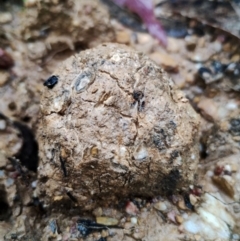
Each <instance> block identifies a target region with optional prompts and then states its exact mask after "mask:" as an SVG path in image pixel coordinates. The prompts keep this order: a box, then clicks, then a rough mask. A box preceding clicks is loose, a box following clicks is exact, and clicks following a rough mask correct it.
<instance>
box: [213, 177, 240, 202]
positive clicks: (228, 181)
mask: <svg viewBox="0 0 240 241" xmlns="http://www.w3.org/2000/svg"><path fill="white" fill-rule="evenodd" d="M212 180H213V182H214V183H216V184H217V185H218V186H219V187H220V188H221V189H222V190H223V191H224V192H225V193H226V194H227V195H229V196H230V197H232V198H233V197H234V193H235V191H234V181H233V179H232V177H231V176H228V175H224V176H213V177H212Z"/></svg>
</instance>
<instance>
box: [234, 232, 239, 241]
mask: <svg viewBox="0 0 240 241" xmlns="http://www.w3.org/2000/svg"><path fill="white" fill-rule="evenodd" d="M232 239H233V240H239V239H240V236H239V235H238V234H237V233H234V234H233V235H232Z"/></svg>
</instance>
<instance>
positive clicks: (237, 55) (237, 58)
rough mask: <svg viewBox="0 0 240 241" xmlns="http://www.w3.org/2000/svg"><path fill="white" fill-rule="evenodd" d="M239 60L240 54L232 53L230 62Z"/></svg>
mask: <svg viewBox="0 0 240 241" xmlns="http://www.w3.org/2000/svg"><path fill="white" fill-rule="evenodd" d="M239 60H240V55H239V54H234V55H233V56H232V58H231V61H232V62H239Z"/></svg>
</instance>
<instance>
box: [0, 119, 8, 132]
mask: <svg viewBox="0 0 240 241" xmlns="http://www.w3.org/2000/svg"><path fill="white" fill-rule="evenodd" d="M6 127H7V123H6V121H5V120H0V130H1V131H3V130H5V129H6Z"/></svg>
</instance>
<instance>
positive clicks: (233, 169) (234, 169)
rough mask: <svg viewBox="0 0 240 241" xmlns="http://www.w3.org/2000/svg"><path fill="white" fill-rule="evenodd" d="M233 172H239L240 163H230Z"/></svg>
mask: <svg viewBox="0 0 240 241" xmlns="http://www.w3.org/2000/svg"><path fill="white" fill-rule="evenodd" d="M230 166H231V170H232V172H237V171H238V165H237V164H236V163H232V164H230Z"/></svg>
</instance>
